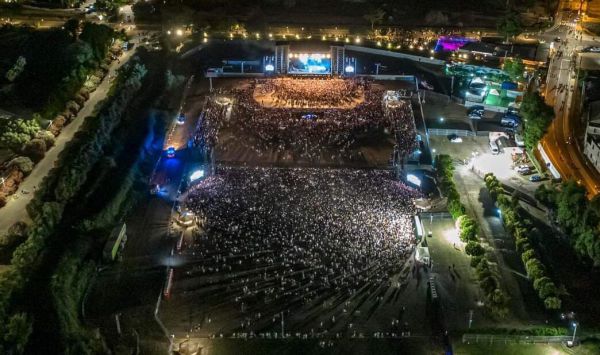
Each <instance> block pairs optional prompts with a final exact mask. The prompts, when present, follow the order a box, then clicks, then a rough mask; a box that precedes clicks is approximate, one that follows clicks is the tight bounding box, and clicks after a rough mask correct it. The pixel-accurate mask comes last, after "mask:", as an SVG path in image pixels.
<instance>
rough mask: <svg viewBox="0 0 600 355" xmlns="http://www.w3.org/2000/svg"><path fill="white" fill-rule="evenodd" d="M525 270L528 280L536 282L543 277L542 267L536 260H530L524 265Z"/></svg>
mask: <svg viewBox="0 0 600 355" xmlns="http://www.w3.org/2000/svg"><path fill="white" fill-rule="evenodd" d="M525 270H527V275H528V276H529V278H530V279H532V280H536V279H539V278H540V277H542V276H544V265H543V264H542V263H541V262H540V261H539V260H538V259H536V258H531V259H529V261H528V262H527V263H526V264H525Z"/></svg>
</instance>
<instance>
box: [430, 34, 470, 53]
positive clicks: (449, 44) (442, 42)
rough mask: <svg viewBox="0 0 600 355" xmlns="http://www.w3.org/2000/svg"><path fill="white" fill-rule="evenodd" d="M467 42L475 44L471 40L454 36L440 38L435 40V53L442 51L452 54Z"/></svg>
mask: <svg viewBox="0 0 600 355" xmlns="http://www.w3.org/2000/svg"><path fill="white" fill-rule="evenodd" d="M469 42H475V40H474V39H472V38H466V37H455V36H450V37H447V36H440V37H439V38H438V40H437V44H436V45H435V51H436V52H439V51H444V52H453V51H457V50H459V49H460V48H462V47H463V46H464V45H465V44H467V43H469Z"/></svg>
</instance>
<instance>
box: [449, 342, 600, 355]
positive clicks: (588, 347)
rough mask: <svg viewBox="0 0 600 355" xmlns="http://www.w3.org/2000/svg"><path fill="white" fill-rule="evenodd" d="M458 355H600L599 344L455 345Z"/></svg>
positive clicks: (455, 351)
mask: <svg viewBox="0 0 600 355" xmlns="http://www.w3.org/2000/svg"><path fill="white" fill-rule="evenodd" d="M454 354H456V355H508V354H510V355H563V354H564V355H567V354H569V355H570V354H573V355H592V354H600V346H599V344H598V343H596V342H594V343H583V344H582V345H580V346H577V347H574V348H568V347H566V346H565V345H560V344H552V345H548V344H535V345H533V344H493V345H488V344H463V343H460V342H457V343H456V344H454Z"/></svg>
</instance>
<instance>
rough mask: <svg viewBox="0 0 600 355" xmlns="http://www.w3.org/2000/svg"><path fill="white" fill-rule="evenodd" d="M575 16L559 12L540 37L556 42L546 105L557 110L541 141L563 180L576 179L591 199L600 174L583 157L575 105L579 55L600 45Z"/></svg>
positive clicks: (552, 55)
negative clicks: (585, 30)
mask: <svg viewBox="0 0 600 355" xmlns="http://www.w3.org/2000/svg"><path fill="white" fill-rule="evenodd" d="M575 16H576V15H575V14H572V13H566V12H562V11H559V12H558V14H557V25H555V26H553V27H552V28H551V29H550V30H548V31H547V32H545V33H544V34H542V35H540V37H541V38H543V39H545V40H547V41H554V40H555V38H557V37H559V38H560V41H559V42H558V41H554V45H555V49H554V50H553V51H552V52H551V60H550V65H549V69H548V76H547V81H546V89H545V95H546V102H547V103H548V104H549V105H551V106H552V107H553V108H554V112H555V114H556V117H555V119H554V121H553V122H552V124H551V125H550V127H549V128H548V132H547V133H546V135H545V136H544V138H543V139H542V141H541V144H542V147H543V148H544V151H545V152H546V154H547V155H548V157H549V159H550V160H551V162H552V164H553V165H554V167H555V168H556V169H557V170H558V172H559V173H560V175H561V177H562V178H563V179H573V180H575V181H577V182H578V183H580V184H582V185H583V186H585V188H586V190H587V191H588V194H589V195H590V196H595V195H597V194H598V193H599V192H600V188H599V186H598V185H599V183H600V174H599V173H598V171H596V169H595V168H594V167H593V166H591V165H590V164H589V162H588V161H587V158H585V156H584V155H583V149H582V148H581V145H580V142H581V141H582V138H583V137H581V136H580V135H579V134H578V133H581V127H580V126H578V123H579V120H578V117H579V115H580V113H579V105H577V104H575V105H574V104H573V102H574V96H575V97H577V96H576V94H577V92H576V91H577V78H578V77H577V75H578V74H577V73H578V69H579V65H580V57H579V56H578V55H577V52H578V51H579V50H581V49H582V48H584V47H587V46H591V45H599V44H600V42H598V41H596V40H595V38H594V37H592V36H591V35H588V34H585V33H582V32H581V31H580V30H579V29H578V28H577V27H576V25H575V22H574V17H575Z"/></svg>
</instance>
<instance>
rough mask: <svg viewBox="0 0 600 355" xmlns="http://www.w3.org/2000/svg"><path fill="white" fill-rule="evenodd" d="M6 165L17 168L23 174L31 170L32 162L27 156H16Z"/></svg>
mask: <svg viewBox="0 0 600 355" xmlns="http://www.w3.org/2000/svg"><path fill="white" fill-rule="evenodd" d="M8 166H9V167H11V168H16V169H18V170H19V171H20V172H22V173H23V175H25V176H27V175H29V174H30V173H31V171H32V170H33V162H32V161H31V159H29V158H28V157H16V158H14V159H12V160H11V161H9V162H8Z"/></svg>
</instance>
